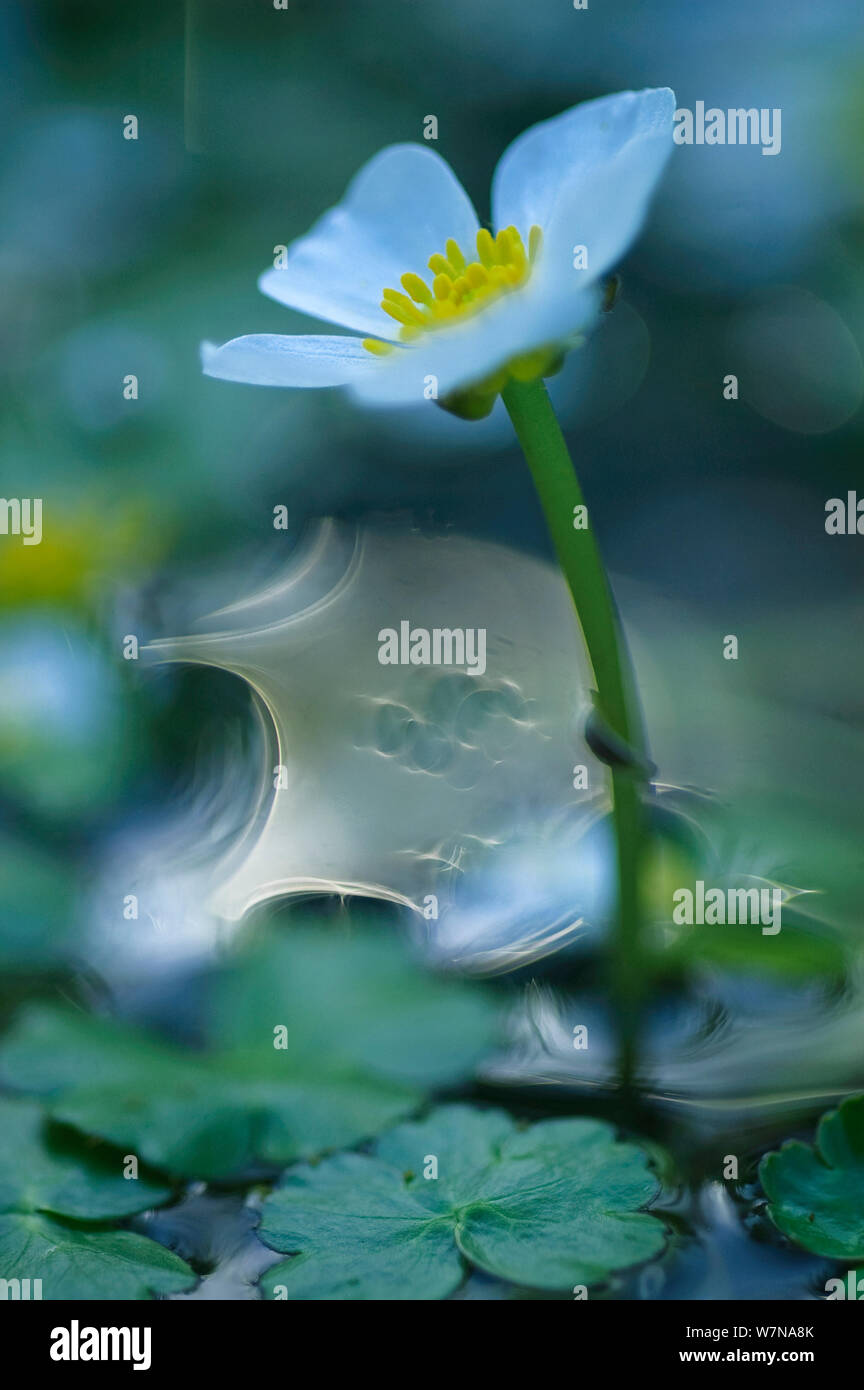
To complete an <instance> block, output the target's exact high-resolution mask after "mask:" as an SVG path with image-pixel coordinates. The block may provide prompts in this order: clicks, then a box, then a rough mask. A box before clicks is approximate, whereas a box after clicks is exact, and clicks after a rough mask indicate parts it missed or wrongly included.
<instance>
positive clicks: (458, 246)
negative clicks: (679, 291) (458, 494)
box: [202, 88, 675, 407]
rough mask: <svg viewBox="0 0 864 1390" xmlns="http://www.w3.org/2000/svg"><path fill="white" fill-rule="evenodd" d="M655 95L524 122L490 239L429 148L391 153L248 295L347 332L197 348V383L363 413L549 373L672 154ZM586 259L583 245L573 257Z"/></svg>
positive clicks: (670, 102)
mask: <svg viewBox="0 0 864 1390" xmlns="http://www.w3.org/2000/svg"><path fill="white" fill-rule="evenodd" d="M674 111H675V97H674V94H673V93H672V92H671V91H670V90H669V89H668V88H656V89H649V90H647V91H643V92H621V93H618V94H617V95H615V96H609V97H603V98H601V99H600V100H597V101H590V102H586V103H584V104H583V105H581V106H575V107H573V108H572V109H571V110H569V111H565V112H563V113H562V114H561V115H560V116H556V117H554V118H553V119H552V120H548V121H543V122H541V123H540V124H539V125H535V126H532V127H531V129H529V130H526V131H524V132H523V133H522V135H520V136H519V137H518V139H516V140H515V141H514V142H513V144H512V145H510V147H509V148H508V149H507V150H506V151H505V153H504V155H503V156H502V158H501V160H500V161H499V164H498V167H497V169H496V171H495V177H494V179H493V183H492V214H493V226H494V227H495V228H497V229H498V230H497V233H496V235H495V236H494V237H493V236H492V235H491V234H490V232H489V231H488V230H486V229H483V228H481V226H480V223H479V221H478V218H477V214H476V213H475V211H474V208H473V207H472V205H471V202H470V199H469V198H468V195H467V194H466V192H465V190H464V189H463V188H462V186H461V184H460V183H459V181H458V180H457V179H456V177H455V175H454V174H453V172H452V170H451V169H450V167H449V165H448V164H447V163H446V162H445V161H444V160H443V159H442V158H441V157H440V155H438V154H436V153H435V152H434V151H433V150H432V149H430V148H429V146H427V145H412V144H405V145H391V146H389V147H388V148H387V149H384V150H382V151H381V152H380V154H377V155H376V156H375V157H374V158H373V159H371V160H370V161H369V163H368V164H366V165H365V166H364V167H363V168H362V169H361V170H360V172H359V174H357V176H356V177H355V178H354V180H353V181H352V183H351V184H350V186H349V188H348V190H347V192H346V194H345V197H344V199H343V201H342V202H341V203H340V204H339V205H338V206H337V207H335V208H333V209H331V211H330V212H328V213H326V214H325V215H324V216H323V217H322V218H321V219H320V220H319V221H318V222H317V223H316V224H315V226H314V227H313V228H312V230H311V231H310V232H309V233H308V234H307V235H306V236H304V237H301V238H300V239H299V240H298V241H295V242H294V243H293V245H292V246H291V247H290V248H289V250H288V254H287V256H286V258H285V262H286V263H285V265H284V266H283V267H281V268H279V269H271V270H268V271H265V273H264V274H263V275H262V276H261V279H260V281H259V285H260V287H261V289H262V290H263V291H264V293H265V294H268V295H271V296H272V297H273V298H274V299H278V300H279V301H280V302H281V303H283V304H286V305H288V306H290V307H291V308H293V309H299V310H301V311H303V312H304V313H308V314H310V315H313V316H314V317H315V318H318V319H324V320H326V321H328V322H332V323H336V324H340V325H342V326H343V327H345V328H347V329H350V330H353V331H354V332H355V333H356V334H358V335H360V336H356V337H353V336H352V337H342V336H337V335H336V334H332V335H320V334H316V335H312V336H305V335H304V336H300V335H296V336H280V335H276V334H252V335H250V336H248V337H243V338H234V339H232V341H231V342H228V343H225V344H224V345H223V346H222V347H215V346H214V345H212V344H208V343H205V344H204V345H203V349H202V354H203V365H204V371H205V372H206V373H207V375H208V376H214V377H222V378H223V379H225V380H228V381H243V382H252V383H256V384H259V385H262V386H298V387H304V386H308V387H312V386H315V387H319V386H347V387H349V388H350V389H351V391H352V392H353V394H354V395H355V396H357V397H358V398H360V399H361V400H363V401H366V402H369V403H372V404H375V405H393V406H395V405H406V404H411V403H412V402H418V401H422V400H423V399H424V396H425V397H426V398H429V397H430V383H434V385H433V386H432V387H431V392H433V393H434V394H436V395H437V397H438V398H440V399H441V400H442V401H446V399H447V398H448V397H450V398H452V397H453V396H459V395H462V394H463V393H465V392H466V391H469V390H472V391H479V394H480V395H481V396H484V397H488V399H489V404H490V407H491V402H492V400H494V396H495V393H496V392H497V390H499V389H500V388H501V386H502V385H503V384H504V382H505V381H506V379H507V377H508V375H514V376H522V377H523V378H525V379H529V378H531V377H532V376H534V377H536V376H538V375H542V374H544V372H546V371H548V370H549V369H550V367H551V365H552V362H553V360H555V359H559V358H560V355H561V351H562V350H563V349H565V348H566V347H567V345H568V344H569V343H570V342H571V340H572V339H573V337H574V335H575V334H577V333H578V332H580V331H582V330H584V329H585V328H586V327H587V326H588V325H589V324H590V322H591V320H592V319H593V318H594V316H595V315H596V313H597V309H598V307H599V303H600V300H601V286H600V281H601V277H602V276H603V275H604V274H606V273H607V272H608V271H609V270H610V269H611V268H612V267H613V266H614V265H615V263H616V262H617V261H618V260H619V259H620V258H621V256H622V255H623V254H624V252H625V251H626V250H627V248H628V246H629V245H630V243H631V242H632V241H633V239H634V237H635V236H636V235H637V233H638V231H639V229H640V226H641V224H642V221H643V218H644V215H645V212H646V209H647V206H648V203H649V200H650V197H651V194H652V192H653V190H654V187H655V185H656V184H657V181H658V179H659V177H660V175H661V173H662V170H663V167H664V165H665V163H666V160H667V158H668V156H669V153H670V152H671V150H672V121H673V114H674ZM580 248H584V250H582V249H580Z"/></svg>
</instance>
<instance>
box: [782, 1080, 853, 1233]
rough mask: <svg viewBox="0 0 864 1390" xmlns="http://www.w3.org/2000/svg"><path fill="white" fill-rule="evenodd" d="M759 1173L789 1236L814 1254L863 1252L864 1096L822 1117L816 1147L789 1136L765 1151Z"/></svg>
mask: <svg viewBox="0 0 864 1390" xmlns="http://www.w3.org/2000/svg"><path fill="white" fill-rule="evenodd" d="M759 1177H760V1179H761V1182H762V1186H763V1187H764V1189H765V1191H766V1193H767V1194H768V1200H769V1206H768V1212H769V1214H770V1216H771V1219H772V1220H773V1222H774V1224H775V1225H776V1226H778V1227H779V1229H780V1230H781V1231H782V1232H783V1233H784V1235H787V1236H789V1238H790V1240H794V1241H797V1243H798V1244H799V1245H803V1246H804V1248H805V1250H812V1251H813V1253H814V1254H816V1255H829V1256H831V1257H832V1258H834V1259H847V1260H860V1259H861V1258H862V1256H864V1095H862V1096H852V1097H850V1098H849V1099H848V1100H844V1101H843V1103H842V1105H841V1106H840V1107H839V1108H838V1109H837V1110H830V1111H829V1112H828V1113H827V1114H826V1115H823V1116H822V1119H821V1120H820V1121H819V1127H818V1129H817V1131H816V1147H815V1148H810V1146H809V1145H808V1144H801V1143H799V1142H798V1140H795V1139H793V1140H791V1141H790V1142H789V1143H788V1144H784V1145H783V1146H782V1148H780V1149H779V1150H778V1151H777V1152H776V1153H769V1154H766V1155H765V1157H764V1158H763V1160H762V1163H761V1165H760V1167H759Z"/></svg>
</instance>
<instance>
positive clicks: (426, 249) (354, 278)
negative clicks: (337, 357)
mask: <svg viewBox="0 0 864 1390" xmlns="http://www.w3.org/2000/svg"><path fill="white" fill-rule="evenodd" d="M478 226H479V223H478V221H477V214H476V213H475V211H474V209H473V207H472V206H471V201H470V199H469V197H468V195H467V193H466V192H465V190H464V188H463V187H462V185H461V184H460V182H459V180H458V179H457V178H456V176H455V174H454V173H453V171H452V169H451V168H450V166H449V164H447V163H446V161H445V160H443V159H442V158H441V156H440V155H438V154H436V153H435V151H434V150H430V149H429V148H428V147H427V146H425V145H391V146H389V147H388V148H387V149H384V150H382V151H381V152H380V154H377V155H375V157H374V159H371V160H370V161H369V163H368V164H365V165H364V166H363V168H362V169H361V170H360V172H359V173H358V174H357V175H356V177H355V178H354V179H353V180H352V182H351V184H350V185H349V187H348V190H347V192H346V194H345V197H344V198H343V200H342V202H341V203H339V204H338V206H337V207H335V208H331V210H330V211H329V212H327V213H325V214H324V216H323V217H322V218H321V219H320V220H319V221H318V222H316V224H315V226H314V227H313V228H312V230H311V231H310V232H309V233H308V234H307V235H306V236H304V237H301V238H300V240H299V241H295V242H294V243H293V244H292V245H291V246H290V247H289V249H288V257H287V265H286V266H285V267H284V269H280V270H275V269H273V270H268V271H265V273H264V274H263V275H262V276H261V279H260V280H259V282H258V283H259V287H260V288H261V289H262V290H263V291H264V293H265V294H269V295H270V296H271V297H272V298H273V299H278V300H279V301H280V302H281V303H282V304H287V305H289V306H290V307H291V308H292V309H300V310H302V312H303V313H306V314H313V315H314V316H315V317H316V318H320V319H326V320H328V321H329V322H331V323H339V324H342V325H343V326H344V327H346V328H354V329H357V330H359V331H360V332H362V333H368V334H374V335H375V336H377V337H384V338H389V337H394V336H395V334H396V331H397V330H396V327H395V325H394V323H393V320H392V319H391V318H389V317H388V316H387V315H386V314H384V313H383V311H382V310H381V307H380V302H381V292H382V290H384V289H385V288H388V287H389V288H392V289H399V288H400V285H399V280H400V277H401V276H402V275H403V274H404V273H405V272H406V271H408V270H411V271H414V272H415V274H418V275H422V276H424V277H425V276H426V275H428V269H427V265H426V262H427V261H428V259H429V257H430V256H431V255H433V254H434V253H435V252H436V251H441V252H443V251H444V246H445V243H446V241H447V239H448V237H455V239H456V240H457V241H458V242H460V244H461V245H462V247H463V250H465V249H466V243H468V245H469V246H470V245H472V244H473V242H474V239H475V237H476V235H477V229H478Z"/></svg>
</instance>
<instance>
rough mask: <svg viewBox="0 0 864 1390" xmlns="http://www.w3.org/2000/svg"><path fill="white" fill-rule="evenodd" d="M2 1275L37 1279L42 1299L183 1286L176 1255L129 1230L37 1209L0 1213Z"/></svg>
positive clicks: (136, 1294)
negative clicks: (96, 1227) (100, 1227)
mask: <svg viewBox="0 0 864 1390" xmlns="http://www.w3.org/2000/svg"><path fill="white" fill-rule="evenodd" d="M0 1269H2V1271H3V1276H2V1277H3V1278H4V1279H7V1280H8V1279H30V1280H31V1296H33V1295H32V1287H33V1285H32V1281H33V1280H34V1279H39V1280H41V1292H40V1295H39V1296H40V1297H41V1298H43V1299H100V1300H102V1299H105V1300H107V1299H111V1300H113V1299H145V1298H150V1297H152V1295H153V1294H157V1293H175V1292H179V1291H180V1290H181V1289H188V1288H190V1287H191V1285H192V1284H194V1283H195V1282H196V1276H195V1274H194V1273H193V1271H192V1270H191V1269H190V1268H189V1266H188V1265H187V1264H186V1263H185V1261H184V1260H181V1259H180V1257H179V1255H174V1254H173V1253H172V1252H171V1251H170V1250H166V1249H165V1247H164V1245H159V1244H157V1242H156V1241H155V1240H148V1239H147V1237H146V1236H139V1235H136V1234H135V1232H134V1231H90V1230H87V1229H86V1228H84V1227H82V1226H78V1225H75V1224H74V1223H73V1222H71V1221H60V1220H58V1219H57V1218H55V1217H49V1216H43V1215H41V1213H38V1212H20V1211H16V1212H9V1213H7V1214H6V1215H0Z"/></svg>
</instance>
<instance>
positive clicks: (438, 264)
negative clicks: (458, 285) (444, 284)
mask: <svg viewBox="0 0 864 1390" xmlns="http://www.w3.org/2000/svg"><path fill="white" fill-rule="evenodd" d="M428 266H429V269H430V270H431V271H432V272H433V273H434V274H435V275H446V276H447V277H448V278H449V279H450V280H454V279H455V278H456V277H455V274H454V272H453V267H452V265H451V264H450V262H449V261H448V260H447V257H446V256H442V255H441V253H440V251H436V252H435V255H434V256H430V257H429V260H428Z"/></svg>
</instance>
